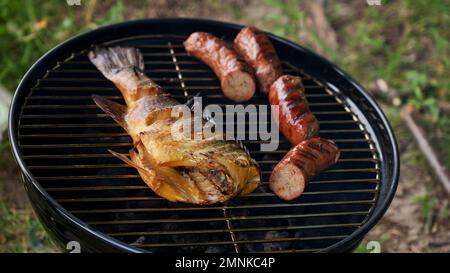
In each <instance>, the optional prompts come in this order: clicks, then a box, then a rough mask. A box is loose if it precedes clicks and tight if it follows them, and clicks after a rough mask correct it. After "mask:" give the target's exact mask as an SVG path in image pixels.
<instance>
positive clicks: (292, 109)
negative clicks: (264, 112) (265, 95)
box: [269, 75, 319, 146]
mask: <svg viewBox="0 0 450 273" xmlns="http://www.w3.org/2000/svg"><path fill="white" fill-rule="evenodd" d="M269 101H270V104H271V105H279V108H278V111H279V113H278V115H277V116H276V117H275V120H277V121H278V126H279V127H280V131H281V132H282V133H283V135H284V136H285V137H286V138H287V139H288V140H289V142H290V143H291V144H292V145H293V146H295V145H297V144H299V143H300V142H302V141H303V140H305V139H308V138H312V137H316V136H317V135H318V134H319V121H318V120H317V119H316V117H315V116H314V114H313V113H312V112H311V111H310V109H309V106H308V101H307V100H306V96H305V89H304V87H303V84H302V80H301V78H300V77H296V76H291V75H283V76H281V77H279V78H278V79H277V80H276V81H275V82H274V83H273V84H272V86H271V87H270V91H269Z"/></svg>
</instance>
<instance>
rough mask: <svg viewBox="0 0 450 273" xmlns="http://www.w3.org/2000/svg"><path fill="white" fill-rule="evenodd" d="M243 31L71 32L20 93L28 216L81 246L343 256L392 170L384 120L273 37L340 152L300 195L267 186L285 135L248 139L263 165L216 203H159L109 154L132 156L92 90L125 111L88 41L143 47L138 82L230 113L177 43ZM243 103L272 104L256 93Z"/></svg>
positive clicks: (166, 22)
mask: <svg viewBox="0 0 450 273" xmlns="http://www.w3.org/2000/svg"><path fill="white" fill-rule="evenodd" d="M240 28H241V26H238V25H234V24H228V23H222V22H215V21H208V20H195V19H157V20H143V21H132V22H126V23H122V24H117V25H111V26H107V27H102V28H99V29H96V30H94V31H91V32H88V33H85V34H82V35H79V36H77V37H75V38H73V39H71V40H69V41H67V42H64V43H62V44H61V45H59V46H57V47H56V48H54V49H53V50H51V51H50V52H49V53H47V54H46V55H45V56H44V57H42V58H41V59H40V60H39V61H38V62H37V63H36V64H34V65H33V67H32V68H31V69H30V70H29V71H28V73H27V74H26V76H25V77H24V79H23V80H22V82H21V84H20V85H19V87H18V89H17V92H16V94H15V96H14V100H13V103H12V107H11V113H10V140H11V144H12V149H13V152H14V156H15V158H16V160H17V162H18V164H19V166H20V168H21V171H22V173H23V178H24V184H25V187H26V189H27V192H28V194H29V197H30V199H31V201H32V204H33V206H34V209H35V211H36V212H37V214H38V215H39V217H40V219H41V221H42V223H43V224H44V226H45V227H46V228H47V230H48V231H49V232H50V233H51V234H52V235H54V237H55V238H56V241H58V242H60V243H61V244H62V246H65V245H66V243H67V242H68V241H78V242H79V243H80V244H81V250H82V251H86V252H98V251H129V252H142V251H149V252H240V253H246V252H316V251H319V252H322V251H324V252H329V251H335V252H343V251H350V250H351V249H352V248H354V247H355V246H356V245H357V244H358V242H359V241H360V240H361V239H362V238H363V236H364V235H365V234H366V233H367V232H368V231H369V230H370V228H371V227H372V226H373V225H374V224H376V222H377V221H378V220H379V219H380V218H381V216H382V215H383V213H384V212H385V211H386V209H387V207H388V206H389V204H390V202H391V200H392V198H393V196H394V193H395V189H396V185H397V181H398V173H399V159H398V151H397V146H396V141H395V137H394V135H393V133H392V130H391V128H390V126H389V124H388V122H387V120H386V118H385V116H384V114H383V113H382V111H381V110H380V108H379V106H378V105H377V104H376V103H375V101H374V100H373V99H372V98H371V97H370V96H369V95H368V94H367V93H366V92H365V91H364V90H363V88H362V87H361V86H359V85H358V84H357V83H356V82H355V81H353V80H352V79H351V78H350V77H349V76H348V75H346V74H345V73H344V72H342V71H341V70H340V69H339V68H337V67H336V66H334V65H333V64H331V63H329V62H328V61H327V60H325V59H323V58H321V57H320V56H318V55H316V54H314V53H312V52H310V51H308V50H306V49H304V48H303V47H301V46H299V45H297V44H294V43H292V42H290V41H287V40H284V39H282V38H279V37H276V36H274V35H270V38H271V39H272V41H273V43H274V46H275V48H276V50H277V52H278V54H279V56H280V58H281V59H282V61H283V66H284V71H285V73H288V74H293V75H299V76H301V77H302V78H303V81H304V85H305V87H306V97H307V99H308V101H309V103H310V107H311V109H312V111H313V112H314V114H315V115H316V116H317V118H318V119H319V121H320V127H321V131H320V136H321V137H325V138H329V139H332V140H334V141H335V142H336V144H337V145H338V146H339V148H340V150H341V158H340V160H339V162H338V163H337V164H336V165H335V166H333V167H332V168H331V169H329V170H327V171H325V172H323V173H322V174H320V175H319V176H317V177H315V178H314V179H313V180H312V181H311V182H310V183H309V185H308V187H307V189H306V191H305V193H304V194H303V195H302V196H301V197H299V198H297V199H296V200H293V201H291V202H285V201H282V200H281V199H279V198H277V197H276V196H275V195H274V194H273V193H272V192H271V191H270V190H269V189H268V185H267V181H268V177H269V175H270V172H271V170H272V169H273V168H274V166H275V165H276V163H277V162H278V161H279V160H280V159H281V158H282V157H283V155H284V154H285V153H286V152H287V151H288V150H289V148H290V147H291V146H290V145H289V143H288V142H287V141H286V140H285V139H284V138H282V136H281V138H280V140H279V147H278V150H276V151H272V152H261V151H260V144H261V142H262V140H256V141H244V143H245V145H246V147H247V148H248V149H249V150H250V153H251V155H252V157H253V158H255V159H256V160H257V161H258V162H259V164H260V166H261V171H262V178H263V179H262V180H263V184H262V185H261V186H260V187H259V188H258V189H257V190H256V191H255V192H253V193H251V194H250V195H248V196H244V197H237V198H234V199H232V200H231V201H229V202H228V203H227V204H215V205H211V206H197V205H190V204H181V203H171V202H168V201H166V200H165V199H162V198H160V197H158V196H156V195H154V194H153V193H152V191H151V190H150V189H149V188H148V187H147V186H146V185H145V184H144V182H143V181H142V180H141V179H140V177H139V175H138V174H137V172H136V171H135V170H134V169H133V168H130V167H128V166H127V165H125V164H123V163H122V162H121V161H120V160H118V159H116V158H115V157H113V156H112V155H111V154H109V153H108V151H107V149H113V150H116V151H119V152H127V151H128V150H129V149H130V148H131V139H130V138H129V137H128V135H127V134H126V133H125V132H124V130H123V129H122V128H120V127H119V126H118V125H117V124H116V123H115V122H114V121H113V120H112V119H111V118H110V117H109V116H107V115H106V114H105V113H103V112H102V111H101V110H100V109H99V108H98V107H97V106H96V105H95V104H94V103H93V101H92V99H91V95H92V94H99V95H101V96H105V97H107V98H109V99H114V100H116V101H118V102H122V103H123V100H122V97H121V95H120V93H119V91H118V90H117V89H116V88H115V87H114V85H113V84H112V83H111V82H109V81H108V80H106V79H105V78H104V77H102V75H101V74H100V72H99V71H97V70H96V69H95V67H94V66H93V65H92V64H91V63H90V62H89V60H88V58H87V56H86V52H87V50H89V48H90V47H91V45H93V44H105V45H128V46H135V47H138V48H139V49H140V50H141V51H142V52H143V54H144V58H145V66H146V74H147V75H148V76H149V77H150V78H152V79H153V80H154V81H156V82H157V83H158V84H160V85H161V86H163V87H164V88H165V89H166V90H167V91H169V92H171V93H172V94H173V96H174V97H175V98H177V99H178V100H179V101H180V103H183V102H185V101H186V100H187V99H189V98H191V97H192V96H194V95H197V94H198V93H200V96H201V97H203V104H204V106H205V105H207V104H219V105H221V106H225V105H227V104H233V103H232V102H231V101H229V100H227V99H225V98H224V96H223V95H222V92H221V90H220V86H219V82H218V80H217V78H216V77H215V75H214V74H213V73H212V71H211V70H210V69H209V68H208V67H207V66H206V65H204V64H203V63H201V62H199V61H198V60H196V59H194V58H192V57H189V56H187V54H186V52H185V51H184V48H183V46H182V42H183V40H184V39H185V38H186V37H187V36H188V35H189V34H190V33H192V32H195V31H207V32H211V33H213V34H215V35H217V36H219V37H223V38H224V39H225V40H228V41H232V39H233V38H234V37H235V35H236V34H237V32H238V31H239V29H240ZM247 103H248V104H255V105H267V103H268V102H267V98H266V97H265V96H263V95H261V94H259V93H257V94H256V95H255V97H254V98H253V99H252V100H251V101H249V102H247ZM269 122H270V119H269ZM261 123H262V122H261ZM248 126H250V125H248ZM248 128H249V127H248Z"/></svg>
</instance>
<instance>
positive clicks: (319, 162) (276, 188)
mask: <svg viewBox="0 0 450 273" xmlns="http://www.w3.org/2000/svg"><path fill="white" fill-rule="evenodd" d="M338 159H339V148H338V147H337V146H336V144H335V143H334V142H333V141H331V140H328V139H323V138H319V137H316V138H310V139H307V140H304V141H302V142H301V143H300V144H298V145H297V146H295V147H294V148H292V149H291V150H289V152H288V153H287V154H286V155H285V156H284V157H283V159H281V161H280V162H279V163H278V164H277V165H276V166H275V168H274V169H273V171H272V174H271V175H270V179H269V187H270V189H271V190H272V191H273V192H274V193H275V194H276V195H277V196H278V197H280V198H282V199H284V200H287V201H289V200H292V199H294V198H297V197H298V196H300V194H302V193H303V191H304V189H305V186H306V185H307V183H308V181H309V180H310V179H311V178H312V177H314V176H315V175H317V174H319V173H320V172H322V171H323V170H325V169H328V168H329V167H330V166H332V165H333V164H335V163H336V162H337V161H338Z"/></svg>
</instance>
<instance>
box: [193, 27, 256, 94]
mask: <svg viewBox="0 0 450 273" xmlns="http://www.w3.org/2000/svg"><path fill="white" fill-rule="evenodd" d="M184 48H185V49H186V51H187V52H188V54H189V55H191V56H193V57H195V58H197V59H200V60H201V61H203V62H204V63H206V64H207V65H208V66H209V67H211V69H212V70H214V73H215V74H216V75H217V77H218V78H219V79H220V85H221V87H222V90H223V93H224V95H225V96H226V97H227V98H229V99H231V100H233V101H235V102H243V101H247V100H249V99H250V98H252V97H253V95H254V94H255V88H256V87H255V80H254V76H253V70H252V68H251V67H250V65H248V64H247V63H246V62H245V61H244V60H243V59H242V57H241V56H240V55H239V54H238V53H237V52H236V51H235V50H234V49H233V48H231V47H230V46H228V45H227V44H226V43H225V42H224V41H223V40H221V39H219V38H217V37H215V36H214V35H212V34H210V33H206V32H194V33H192V34H191V35H190V36H189V38H188V39H187V40H186V41H184Z"/></svg>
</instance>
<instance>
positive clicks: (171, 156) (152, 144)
mask: <svg viewBox="0 0 450 273" xmlns="http://www.w3.org/2000/svg"><path fill="white" fill-rule="evenodd" d="M88 56H89V59H90V60H91V62H92V63H93V64H94V65H95V66H96V67H97V69H98V70H99V71H100V72H102V74H103V75H104V76H105V77H106V78H107V79H109V80H111V81H112V82H113V83H114V84H115V86H116V87H117V88H118V89H119V91H120V92H121V93H122V96H123V97H124V99H125V103H126V106H125V105H121V104H119V103H116V102H113V101H110V100H108V99H105V98H102V97H101V96H98V95H94V96H93V100H94V102H95V103H96V104H97V105H98V106H99V107H100V108H101V109H102V110H103V111H104V112H105V113H107V114H109V115H110V116H111V117H112V118H113V119H114V120H115V121H116V122H117V123H118V124H119V125H120V126H122V127H123V128H124V129H125V130H126V131H127V133H128V134H129V135H130V136H131V138H132V139H133V144H134V148H133V149H131V150H130V153H129V154H128V155H124V154H119V153H117V152H114V151H110V152H111V153H112V154H113V155H114V156H116V157H118V158H119V159H121V160H122V161H124V162H125V163H127V164H128V165H130V166H132V167H134V168H136V169H137V171H138V172H139V174H140V176H141V177H142V179H143V180H144V182H145V183H146V184H147V185H148V186H149V187H150V188H151V189H152V190H153V191H154V192H155V193H156V194H158V195H159V196H161V197H163V198H166V199H167V200H169V201H173V202H186V203H193V204H199V205H207V204H214V203H218V202H225V201H227V200H229V199H230V198H232V197H234V196H237V195H245V194H249V193H251V192H252V191H253V190H255V189H256V188H257V187H258V186H259V184H260V182H261V175H260V169H259V166H258V164H257V162H256V161H255V160H254V159H252V158H251V157H250V156H249V155H248V154H247V153H246V152H245V151H244V150H243V149H242V148H240V147H239V146H238V145H237V144H236V143H234V142H227V141H223V140H220V139H215V138H212V139H211V138H209V139H205V138H203V135H202V138H200V139H197V138H194V139H193V138H188V137H186V138H181V139H174V137H173V136H172V131H171V128H172V126H174V124H175V123H176V122H177V121H179V119H180V118H173V117H172V116H171V111H172V109H173V108H174V107H176V106H177V105H180V104H179V103H178V102H177V101H176V100H174V99H173V98H172V97H171V96H170V94H169V93H167V92H165V91H164V90H163V89H162V88H161V87H160V86H158V85H157V84H156V83H155V82H153V81H152V80H151V79H150V78H148V77H147V76H146V75H145V73H144V60H143V57H142V54H141V53H140V52H139V50H138V49H136V48H132V47H110V48H101V47H94V48H93V49H92V50H91V51H90V52H89V54H88Z"/></svg>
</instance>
